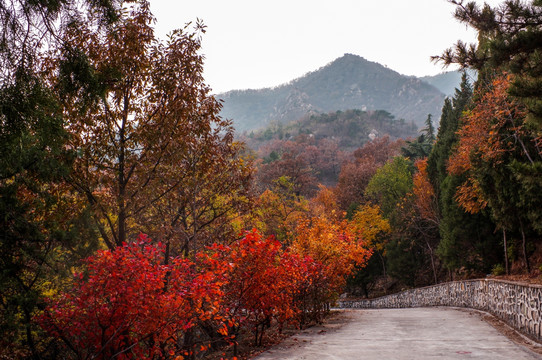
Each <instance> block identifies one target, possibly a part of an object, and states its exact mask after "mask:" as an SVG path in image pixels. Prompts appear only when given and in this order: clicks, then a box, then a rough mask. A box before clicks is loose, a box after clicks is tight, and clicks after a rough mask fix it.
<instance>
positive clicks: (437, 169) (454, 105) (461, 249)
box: [427, 74, 499, 272]
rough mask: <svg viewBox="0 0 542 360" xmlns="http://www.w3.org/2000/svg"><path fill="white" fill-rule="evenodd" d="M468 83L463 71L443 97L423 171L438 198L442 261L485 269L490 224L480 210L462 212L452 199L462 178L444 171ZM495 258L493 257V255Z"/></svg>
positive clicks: (493, 250) (489, 259)
mask: <svg viewBox="0 0 542 360" xmlns="http://www.w3.org/2000/svg"><path fill="white" fill-rule="evenodd" d="M472 94H473V90H472V86H471V84H470V83H469V81H468V79H467V76H466V74H463V76H462V80H461V84H460V87H459V89H456V91H455V95H454V97H453V98H452V99H446V101H445V103H444V107H443V109H442V116H441V119H440V128H439V131H438V135H437V141H436V143H435V145H434V147H433V150H432V151H431V154H430V155H429V159H428V165H427V171H428V175H429V178H430V180H431V182H432V184H433V186H434V188H435V194H437V198H438V200H439V211H440V216H441V220H440V236H441V242H440V244H439V246H438V253H439V255H440V257H441V260H442V261H443V264H444V265H445V266H446V267H447V268H448V269H449V270H454V271H457V270H458V269H460V268H465V269H466V270H468V271H475V272H487V271H489V270H490V269H491V267H492V266H493V265H494V264H495V262H496V261H498V253H499V252H498V250H497V247H496V246H495V243H496V242H497V240H496V239H495V236H494V234H493V230H494V225H493V224H492V222H491V220H490V218H489V215H488V214H487V213H486V212H484V213H480V214H476V215H475V216H474V215H472V214H469V213H467V212H465V210H464V209H462V208H461V207H460V206H459V205H458V204H457V201H456V200H455V194H456V192H457V188H458V187H459V186H460V185H461V184H462V183H463V182H464V180H465V179H464V178H462V177H458V176H456V175H451V174H449V173H448V170H447V166H448V159H449V158H450V156H451V155H452V153H453V150H454V148H455V147H456V146H457V143H458V135H457V130H458V129H459V127H460V125H461V116H462V115H463V112H464V111H465V110H467V108H468V106H469V103H470V101H471V99H472ZM496 258H497V259H496Z"/></svg>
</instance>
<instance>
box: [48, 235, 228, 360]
mask: <svg viewBox="0 0 542 360" xmlns="http://www.w3.org/2000/svg"><path fill="white" fill-rule="evenodd" d="M163 252H164V246H163V245H161V244H157V245H154V244H151V243H150V240H149V239H148V238H147V237H146V236H145V235H140V236H139V238H138V240H137V241H136V242H134V243H131V244H125V245H124V246H122V247H118V248H117V249H115V250H113V251H111V250H107V251H99V252H98V253H97V254H96V255H94V256H91V257H90V258H88V259H87V260H86V265H87V273H86V274H83V273H80V274H77V275H76V280H75V284H74V288H73V289H72V291H70V292H68V293H64V294H62V295H60V296H59V297H58V298H57V299H55V300H54V301H52V302H50V304H49V306H48V307H47V308H46V310H45V312H44V313H43V314H42V315H41V316H40V317H39V318H38V321H39V323H40V324H41V325H42V327H44V328H45V329H46V330H47V331H48V332H49V333H50V334H51V335H53V336H55V337H57V338H59V339H62V341H63V343H64V344H65V346H66V348H67V350H68V352H69V353H71V355H73V357H74V358H77V359H112V358H115V359H154V358H156V357H159V358H167V357H168V356H174V355H179V356H182V355H186V354H187V353H190V351H192V349H187V348H183V346H182V343H180V342H179V340H180V339H183V335H184V334H185V333H186V331H188V330H189V329H190V328H192V327H193V326H194V325H195V323H196V321H201V320H205V319H210V318H214V319H219V317H218V313H219V309H220V304H219V303H218V302H217V299H220V297H221V295H222V293H221V290H220V283H219V282H218V281H216V279H217V278H218V276H217V273H210V272H207V271H197V268H196V266H195V264H194V263H193V262H191V261H189V260H185V259H181V258H176V259H174V260H173V261H172V262H171V264H170V265H163V264H161V262H160V260H161V259H163ZM215 270H217V269H216V267H215ZM218 273H219V272H218ZM66 356H69V355H66Z"/></svg>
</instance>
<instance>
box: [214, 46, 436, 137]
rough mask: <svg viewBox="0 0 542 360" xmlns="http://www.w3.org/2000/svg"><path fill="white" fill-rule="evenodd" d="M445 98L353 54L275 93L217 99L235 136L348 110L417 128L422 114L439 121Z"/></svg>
mask: <svg viewBox="0 0 542 360" xmlns="http://www.w3.org/2000/svg"><path fill="white" fill-rule="evenodd" d="M444 97H445V96H444V94H443V93H441V92H440V91H439V90H438V89H436V88H435V87H434V86H432V85H429V84H427V83H426V82H423V81H421V80H420V79H417V78H415V77H411V76H404V75H401V74H399V73H397V72H395V71H393V70H390V69H388V68H386V67H384V66H382V65H380V64H377V63H374V62H371V61H368V60H366V59H364V58H362V57H360V56H357V55H352V54H345V55H344V56H342V57H340V58H338V59H336V60H335V61H333V62H331V63H330V64H328V65H326V66H324V67H322V68H320V69H319V70H316V71H314V72H311V73H308V74H306V75H305V76H303V77H300V78H298V79H296V80H293V81H291V82H290V83H287V84H284V85H280V86H277V87H275V88H267V89H260V90H234V91H229V92H227V93H223V94H218V95H217V98H219V99H222V100H223V101H224V107H223V109H222V112H221V115H222V116H223V117H225V118H229V119H233V122H234V126H235V128H236V129H237V131H238V132H243V131H249V130H253V129H258V128H262V127H265V126H267V125H268V124H270V123H272V122H277V121H278V122H281V123H288V122H290V121H293V120H296V119H299V118H300V117H302V116H303V115H305V114H307V113H312V114H318V113H327V112H331V111H337V110H348V109H360V110H363V111H368V110H385V111H388V112H390V113H391V114H392V115H393V116H395V118H397V119H404V120H405V121H406V122H408V123H410V122H413V123H414V124H416V125H417V126H419V127H420V126H422V125H423V123H424V121H425V119H426V118H427V114H432V115H433V117H434V118H438V117H439V116H440V109H441V107H442V104H443V101H444Z"/></svg>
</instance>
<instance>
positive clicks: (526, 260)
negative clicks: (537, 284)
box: [519, 220, 531, 274]
mask: <svg viewBox="0 0 542 360" xmlns="http://www.w3.org/2000/svg"><path fill="white" fill-rule="evenodd" d="M519 226H520V229H521V239H522V244H521V247H522V249H523V258H524V259H525V267H526V268H527V273H528V274H530V273H531V265H530V264H529V257H528V256H527V241H526V239H525V231H524V230H523V222H522V221H521V220H520V221H519Z"/></svg>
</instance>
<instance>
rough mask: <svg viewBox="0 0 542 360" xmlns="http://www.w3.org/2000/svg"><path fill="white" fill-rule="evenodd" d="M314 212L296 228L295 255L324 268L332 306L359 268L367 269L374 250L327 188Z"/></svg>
mask: <svg viewBox="0 0 542 360" xmlns="http://www.w3.org/2000/svg"><path fill="white" fill-rule="evenodd" d="M311 206H312V211H311V213H310V214H308V215H307V217H306V218H305V219H304V220H303V221H301V222H300V223H299V224H298V226H297V227H296V231H295V234H296V236H295V239H294V242H293V244H292V251H293V252H294V253H297V254H299V255H301V256H309V257H311V258H312V259H314V260H315V261H316V262H318V263H321V264H322V265H323V271H324V274H325V275H324V276H325V278H326V281H327V282H328V284H329V288H328V289H329V291H328V293H327V294H325V301H321V302H322V303H325V302H326V301H327V302H331V301H332V300H333V297H334V296H336V295H337V292H338V291H340V290H341V289H342V287H343V286H344V285H345V282H346V277H347V276H349V275H350V274H351V273H352V271H353V270H354V267H355V266H358V267H363V266H364V265H365V264H366V262H367V260H368V259H369V257H370V256H371V255H372V250H371V249H370V248H369V247H368V246H367V243H366V242H365V240H364V239H363V238H361V237H358V236H356V234H355V233H353V232H352V230H351V228H350V227H349V224H348V221H347V220H345V219H344V214H343V213H342V212H340V211H339V210H337V209H338V207H337V202H336V198H335V196H334V193H333V192H332V191H331V190H330V189H328V188H325V187H321V188H320V192H319V194H318V196H317V197H316V198H315V199H314V200H313V201H312V203H311Z"/></svg>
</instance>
